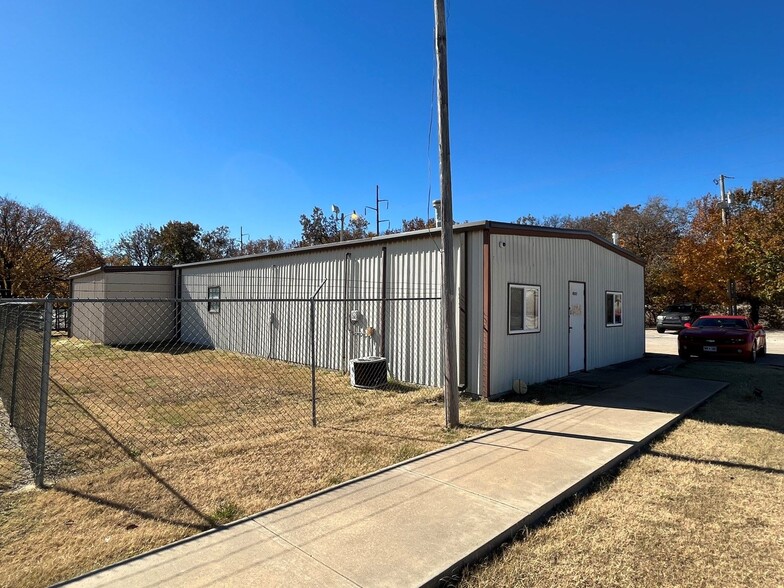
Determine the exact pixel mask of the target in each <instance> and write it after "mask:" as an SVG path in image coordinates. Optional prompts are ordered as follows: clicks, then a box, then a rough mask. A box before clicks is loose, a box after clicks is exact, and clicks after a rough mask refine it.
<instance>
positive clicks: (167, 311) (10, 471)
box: [0, 295, 442, 490]
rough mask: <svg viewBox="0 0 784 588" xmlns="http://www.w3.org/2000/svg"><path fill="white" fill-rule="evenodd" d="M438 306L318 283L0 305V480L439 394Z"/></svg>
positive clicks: (207, 446)
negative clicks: (249, 295)
mask: <svg viewBox="0 0 784 588" xmlns="http://www.w3.org/2000/svg"><path fill="white" fill-rule="evenodd" d="M440 308H441V307H440V299H439V298H436V297H422V298H383V299H382V298H365V299H351V300H347V299H318V298H317V297H316V295H314V296H313V297H311V298H307V299H295V298H290V299H279V298H267V299H237V300H226V299H224V300H220V299H217V298H207V299H203V300H192V299H164V298H160V299H145V300H133V299H111V300H109V299H97V298H96V299H67V300H48V301H29V302H26V303H10V304H4V305H0V328H2V333H1V335H2V350H1V351H2V355H1V357H0V392H1V393H2V405H3V409H4V411H5V414H2V415H0V420H2V421H3V422H2V425H0V431H2V433H3V437H2V443H3V445H2V446H0V451H2V454H1V457H0V490H7V489H12V488H14V487H18V486H19V485H20V484H23V483H28V482H30V481H32V480H33V479H36V481H37V482H38V483H39V484H41V483H43V481H44V479H46V480H47V481H49V482H55V481H57V480H60V479H63V478H65V477H69V476H78V475H82V474H88V473H95V472H100V471H103V470H106V469H108V468H112V467H114V466H117V465H118V464H122V463H127V462H128V461H129V460H134V461H140V460H141V461H145V460H152V459H155V458H157V457H159V456H164V455H177V454H183V455H184V454H189V455H193V452H194V451H196V452H198V451H214V450H216V448H219V447H220V446H221V445H224V444H228V443H242V442H245V441H247V440H249V439H268V440H269V441H270V443H269V447H270V448H271V449H270V450H269V451H270V452H272V451H274V450H275V449H274V448H275V447H277V446H278V445H279V444H280V445H281V446H282V445H285V439H286V435H287V434H291V433H296V432H297V431H303V430H305V429H308V428H313V427H324V426H334V425H337V424H341V423H342V424H345V423H361V422H362V421H363V420H365V419H368V418H370V417H372V416H373V415H374V414H376V415H377V414H378V413H379V412H383V411H389V410H397V409H399V398H400V397H401V395H402V394H405V393H408V392H412V391H417V390H419V391H422V390H424V391H427V392H429V393H431V394H437V393H438V388H439V387H440V386H441V384H442V380H441V363H442V361H441V354H442V349H441V338H440V332H441V316H440V315H441V310H440ZM54 309H57V311H56V312H55V310H54ZM57 316H59V317H60V320H59V321H56V320H54V318H56V317H57ZM42 374H43V385H42ZM39 425H40V426H39ZM278 441H279V443H278ZM269 457H270V459H273V458H274V456H271V455H270V456H269ZM274 459H278V458H274ZM286 459H287V461H285V460H284V461H280V462H279V463H278V466H279V467H280V468H282V469H286V468H290V469H292V470H294V469H296V468H297V467H298V465H297V463H296V456H289V457H288V458H286Z"/></svg>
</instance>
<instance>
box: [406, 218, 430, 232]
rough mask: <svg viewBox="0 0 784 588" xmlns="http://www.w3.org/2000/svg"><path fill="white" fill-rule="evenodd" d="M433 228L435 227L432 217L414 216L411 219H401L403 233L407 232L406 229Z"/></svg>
mask: <svg viewBox="0 0 784 588" xmlns="http://www.w3.org/2000/svg"><path fill="white" fill-rule="evenodd" d="M434 228H436V219H434V218H429V219H427V220H425V219H423V218H422V217H421V216H415V217H414V218H412V219H411V220H406V219H403V232H404V233H407V232H408V231H419V230H422V229H434Z"/></svg>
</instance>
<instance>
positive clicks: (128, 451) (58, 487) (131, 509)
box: [50, 380, 216, 531]
mask: <svg viewBox="0 0 784 588" xmlns="http://www.w3.org/2000/svg"><path fill="white" fill-rule="evenodd" d="M51 383H52V385H53V386H55V387H56V388H57V389H58V391H59V392H60V393H61V394H63V395H64V396H66V397H67V398H68V399H69V400H70V401H71V402H72V403H73V404H74V406H76V407H77V408H78V409H79V410H80V411H81V412H83V413H84V415H85V416H86V417H87V418H88V419H90V420H91V421H93V423H95V424H96V426H97V427H98V428H99V429H100V430H101V431H102V432H103V433H104V434H105V435H106V437H107V438H108V439H109V440H110V441H111V443H113V444H114V445H116V446H117V447H119V448H120V449H121V450H122V452H123V453H125V455H126V456H127V457H128V459H129V460H130V461H132V462H133V463H135V464H137V465H138V466H140V467H141V468H142V469H143V470H144V471H145V472H146V473H147V474H148V475H149V476H150V477H151V478H152V479H153V480H155V482H157V483H158V484H160V485H161V486H162V487H163V488H164V489H165V490H166V491H167V492H168V493H169V494H171V495H172V496H174V497H175V498H176V499H177V501H178V502H179V503H180V504H182V505H183V506H184V507H185V508H186V509H187V510H188V511H190V512H192V513H193V514H194V515H196V517H197V518H198V519H200V520H202V521H204V522H203V523H201V524H199V523H193V522H190V521H183V520H177V519H172V518H168V517H164V516H161V515H158V514H155V513H152V512H147V511H144V510H140V509H139V508H137V507H135V506H131V505H128V504H123V503H121V502H117V501H113V500H107V499H106V498H102V497H100V496H95V495H92V494H89V493H87V492H83V491H81V490H76V489H73V488H68V487H67V486H65V485H64V484H55V485H53V486H51V487H50V488H51V490H53V491H55V492H63V493H65V494H70V495H72V496H76V497H78V498H82V499H85V500H89V501H91V502H94V503H96V504H100V505H102V506H107V507H110V508H114V509H116V510H121V511H124V512H128V513H130V514H133V515H136V516H139V517H142V518H144V519H150V520H156V521H161V522H165V523H168V524H171V525H175V526H179V527H186V528H189V529H194V530H196V531H206V530H207V529H210V528H212V527H214V526H216V522H215V521H214V520H213V519H212V518H211V517H209V516H208V515H206V514H205V513H203V512H201V511H200V510H199V509H198V508H196V506H194V505H193V504H192V503H191V502H190V501H189V500H188V499H187V498H185V496H183V495H182V494H181V493H180V492H178V491H177V490H176V489H175V488H174V487H173V486H172V485H171V484H169V483H168V482H167V481H166V480H165V479H164V478H163V477H161V476H160V475H159V474H158V473H157V472H156V471H155V470H154V469H152V468H151V467H150V466H149V464H147V463H146V462H144V460H142V459H140V458H139V457H138V455H137V453H136V452H135V451H134V450H133V449H132V448H130V447H128V446H127V445H125V444H124V443H123V442H122V441H120V440H119V439H118V438H117V437H116V436H115V435H114V434H113V433H112V432H111V431H110V430H109V429H108V428H107V427H106V426H105V425H104V424H103V423H102V422H101V421H100V420H99V419H98V418H97V417H96V416H95V415H94V414H92V413H91V412H90V410H89V409H87V408H86V407H85V406H84V405H83V404H82V403H81V402H79V400H78V399H77V398H76V397H74V396H73V395H72V394H71V393H70V392H68V391H67V390H66V389H65V388H64V387H63V386H61V385H59V384H58V383H57V382H55V381H54V380H51Z"/></svg>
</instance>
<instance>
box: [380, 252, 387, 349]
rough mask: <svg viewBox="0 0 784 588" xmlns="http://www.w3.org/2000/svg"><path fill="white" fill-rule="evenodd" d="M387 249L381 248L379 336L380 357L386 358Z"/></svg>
mask: <svg viewBox="0 0 784 588" xmlns="http://www.w3.org/2000/svg"><path fill="white" fill-rule="evenodd" d="M386 317H387V248H386V245H385V246H384V247H382V248H381V321H380V322H381V324H380V326H379V335H380V337H381V343H380V345H379V352H380V353H379V355H380V356H381V357H386V356H387V354H386V341H387V329H386V326H387V321H386Z"/></svg>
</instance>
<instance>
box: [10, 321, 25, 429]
mask: <svg viewBox="0 0 784 588" xmlns="http://www.w3.org/2000/svg"><path fill="white" fill-rule="evenodd" d="M22 318H23V317H22V313H21V312H19V313H18V314H17V315H16V337H15V338H14V368H13V372H12V375H11V402H10V403H9V404H10V406H9V407H8V413H9V414H8V419H9V421H10V422H11V426H12V427H13V426H14V414H15V413H16V384H17V382H18V380H19V357H20V356H21V355H22V345H21V343H22Z"/></svg>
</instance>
